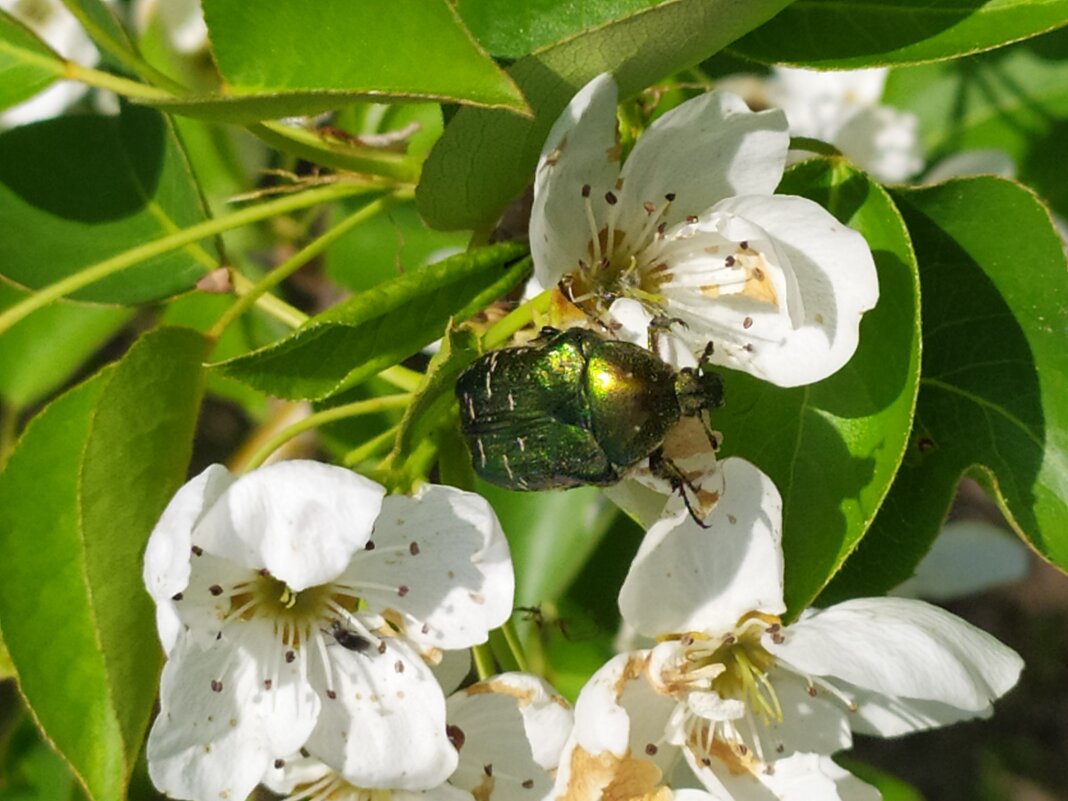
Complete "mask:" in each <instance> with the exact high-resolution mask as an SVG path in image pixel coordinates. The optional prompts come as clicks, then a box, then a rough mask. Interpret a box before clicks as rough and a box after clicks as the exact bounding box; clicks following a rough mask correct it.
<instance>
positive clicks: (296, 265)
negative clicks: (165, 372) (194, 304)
mask: <svg viewBox="0 0 1068 801" xmlns="http://www.w3.org/2000/svg"><path fill="white" fill-rule="evenodd" d="M410 196H411V192H410V191H402V192H395V193H393V194H391V195H387V196H385V197H382V198H379V199H378V200H374V201H372V202H371V203H368V204H367V205H366V206H363V207H362V208H360V209H359V210H357V211H355V212H353V213H352V214H350V215H349V216H348V217H346V218H345V219H344V220H342V221H341V222H340V223H338V224H337V225H335V226H334V227H333V228H331V229H329V230H328V231H327V232H326V233H324V234H323V235H322V236H320V237H319V238H317V239H315V240H313V241H311V242H310V243H308V244H307V245H305V246H304V247H303V248H301V249H300V250H299V251H297V252H296V253H294V254H293V255H292V256H290V257H289V258H288V259H286V260H285V261H283V262H282V263H281V264H279V265H278V266H277V267H275V268H274V269H272V270H271V271H270V272H269V273H267V275H265V276H264V277H263V278H261V279H260V280H259V281H257V282H256V283H255V284H253V285H252V286H250V287H249V288H248V289H247V290H246V291H245V292H244V293H242V294H241V297H239V298H238V300H237V301H236V302H235V303H234V304H233V305H232V306H230V307H229V308H228V309H227V310H226V311H225V312H223V313H222V315H220V317H219V319H218V320H216V321H215V325H213V326H212V327H211V330H210V331H208V336H209V337H211V338H213V339H215V340H218V338H219V337H220V336H221V335H222V333H223V331H225V330H226V328H227V326H229V325H230V324H231V323H232V322H233V321H234V320H236V319H237V318H238V317H239V316H241V315H242V314H244V313H245V312H246V311H247V310H248V309H249V307H250V306H252V304H254V303H255V302H256V301H257V300H258V299H259V298H260V296H262V295H264V294H265V293H266V292H267V291H268V290H270V289H272V288H273V287H275V286H277V285H278V284H280V283H281V282H282V281H284V280H285V279H286V278H288V277H289V276H291V275H292V274H293V273H295V272H296V271H297V270H299V269H300V268H301V267H303V266H304V265H305V264H307V263H308V262H309V261H311V260H312V259H314V258H315V257H316V256H318V255H319V254H320V253H322V252H323V251H324V250H326V249H327V248H328V247H329V246H330V245H332V244H333V243H334V242H336V241H337V240H338V239H339V238H340V237H341V236H343V235H345V234H346V233H348V232H349V231H350V230H352V229H353V228H354V227H356V226H357V225H359V224H360V223H363V222H366V221H367V220H370V219H371V218H372V217H374V216H375V215H377V214H379V213H381V212H382V211H384V210H386V209H388V208H389V207H390V206H393V205H395V204H396V203H397V202H399V201H400V200H402V199H406V198H408V197H410Z"/></svg>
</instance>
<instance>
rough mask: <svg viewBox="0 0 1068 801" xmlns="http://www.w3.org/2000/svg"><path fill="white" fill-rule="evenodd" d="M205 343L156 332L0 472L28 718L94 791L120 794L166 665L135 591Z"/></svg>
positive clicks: (1, 533) (1, 593)
mask: <svg viewBox="0 0 1068 801" xmlns="http://www.w3.org/2000/svg"><path fill="white" fill-rule="evenodd" d="M205 352H206V342H205V340H204V339H203V337H201V336H200V335H199V334H197V333H195V332H193V331H189V330H187V329H178V328H170V329H166V328H165V329H157V330H155V331H153V332H150V333H149V334H147V335H145V336H144V337H143V338H142V339H140V340H139V341H138V342H137V343H135V344H134V345H133V347H131V349H130V350H129V352H128V353H127V354H126V355H125V356H124V357H123V358H122V359H121V360H120V361H119V362H118V363H117V364H115V365H113V366H110V367H108V368H106V369H105V370H103V371H101V372H100V373H98V374H97V375H96V376H94V377H93V378H91V379H90V380H89V381H87V382H85V383H83V384H81V385H79V386H77V387H75V388H74V389H73V390H71V391H70V392H68V393H67V394H65V395H63V396H61V397H60V398H58V399H57V400H56V401H54V402H53V403H52V404H50V405H49V406H48V407H46V409H45V410H44V411H43V412H42V413H41V414H39V415H38V416H37V417H36V418H34V420H33V421H31V423H30V424H29V426H28V427H27V429H26V431H25V432H24V434H23V436H22V438H21V439H20V440H19V442H18V444H17V445H16V448H15V450H14V452H13V453H12V454H11V457H10V459H9V461H8V463H7V467H6V469H5V470H4V472H3V474H0V550H2V551H3V553H4V568H5V574H4V581H3V582H0V619H2V620H3V626H4V640H5V643H6V644H7V647H8V650H9V651H10V653H11V659H12V661H13V662H14V664H15V668H16V670H17V671H18V675H19V686H20V688H21V690H22V692H23V693H24V695H25V697H26V700H27V703H28V704H29V705H30V707H31V708H32V710H33V712H34V716H35V718H36V720H37V722H38V723H39V725H40V726H41V728H42V729H43V731H44V732H45V734H46V736H47V737H48V739H49V740H50V741H51V742H52V743H53V744H54V746H55V747H56V749H57V750H59V751H60V752H61V753H62V754H63V756H64V757H65V758H66V759H67V761H68V762H70V764H71V766H72V767H73V769H74V771H75V773H76V774H77V775H78V777H79V780H80V781H81V782H82V783H83V784H84V786H85V787H86V790H87V791H88V793H89V794H90V796H91V797H92V798H94V799H97V800H98V801H105V800H106V801H111V799H118V798H123V797H124V793H125V786H126V782H127V781H128V779H129V775H130V771H131V770H132V767H133V763H134V760H135V759H136V758H137V755H138V753H139V752H140V749H141V743H142V739H143V736H144V731H145V727H146V726H147V724H148V719H149V714H150V713H151V710H152V704H153V699H154V698H155V694H156V682H157V677H158V669H159V666H160V657H159V647H158V645H157V644H156V636H155V626H154V623H153V609H152V603H151V602H150V600H149V598H148V596H147V594H146V593H145V591H144V588H143V586H142V583H141V554H142V551H143V550H144V545H145V541H146V539H147V537H148V533H149V531H150V530H151V528H152V526H153V525H154V524H155V522H156V520H157V519H158V517H159V514H160V512H161V511H162V509H163V507H164V506H165V504H166V503H167V501H168V500H169V498H170V496H171V495H172V494H173V493H174V491H175V490H176V489H177V488H178V486H179V485H180V484H181V482H182V480H183V478H184V475H185V467H186V464H187V462H188V460H189V455H190V449H191V443H192V435H193V427H194V424H195V422H196V413H197V408H198V406H199V399H200V392H201V385H202V368H201V364H202V362H203V359H204V355H205Z"/></svg>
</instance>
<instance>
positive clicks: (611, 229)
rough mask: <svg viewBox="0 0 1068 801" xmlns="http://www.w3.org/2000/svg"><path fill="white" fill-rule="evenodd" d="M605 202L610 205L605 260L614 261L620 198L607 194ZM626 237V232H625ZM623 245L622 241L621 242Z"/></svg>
mask: <svg viewBox="0 0 1068 801" xmlns="http://www.w3.org/2000/svg"><path fill="white" fill-rule="evenodd" d="M604 202H605V203H607V204H608V215H607V223H608V224H607V227H606V229H605V244H604V249H605V259H607V260H608V261H611V260H612V253H613V251H614V250H615V245H616V221H617V220H618V219H619V198H617V197H616V195H615V193H614V192H605V194H604ZM624 235H625V232H624ZM620 244H622V241H620Z"/></svg>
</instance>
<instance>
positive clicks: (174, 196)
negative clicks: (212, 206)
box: [0, 106, 213, 304]
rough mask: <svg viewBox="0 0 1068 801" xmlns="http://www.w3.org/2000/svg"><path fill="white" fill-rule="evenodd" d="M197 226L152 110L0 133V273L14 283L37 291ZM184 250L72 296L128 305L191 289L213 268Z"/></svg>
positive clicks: (184, 167) (177, 163)
mask: <svg viewBox="0 0 1068 801" xmlns="http://www.w3.org/2000/svg"><path fill="white" fill-rule="evenodd" d="M204 219H205V213H204V208H203V206H202V204H201V201H200V196H199V194H198V193H197V188H196V184H195V183H194V181H193V178H192V175H191V173H190V172H189V166H188V164H187V163H186V161H185V157H184V155H183V154H182V152H181V149H180V147H179V145H178V140H177V139H176V137H175V136H174V132H173V130H172V128H171V125H170V123H169V122H168V121H167V120H166V119H165V118H164V117H163V116H162V115H160V114H159V113H157V112H155V111H151V110H150V109H144V108H137V107H134V106H125V107H124V109H123V111H122V114H121V115H120V116H118V117H95V116H74V117H60V118H58V119H53V120H45V121H44V122H39V123H35V124H33V125H25V126H22V127H20V128H15V129H14V130H10V131H6V132H5V133H3V134H0V230H4V231H8V232H12V234H11V235H7V236H3V237H0V273H2V274H3V275H4V276H6V277H7V278H10V279H11V280H12V281H14V282H16V283H18V284H21V285H23V286H26V287H29V288H32V289H39V288H41V287H42V286H46V285H48V284H52V283H54V282H56V281H58V280H59V279H61V278H65V277H66V276H69V275H72V274H74V273H77V272H78V271H79V270H81V269H83V268H84V267H88V266H89V265H91V264H94V263H95V262H98V261H103V260H104V259H106V258H109V257H111V256H114V255H117V254H119V253H122V252H123V251H125V250H128V249H130V248H132V247H135V246H137V245H141V244H143V243H145V242H147V241H149V240H152V239H158V238H159V237H161V236H164V235H166V234H170V233H173V232H175V231H177V230H179V229H182V228H186V227H188V226H191V225H193V224H195V223H199V222H202V221H203V220H204ZM14 232H17V233H14ZM191 248H192V246H190V247H189V248H186V249H185V250H181V251H177V252H173V253H167V254H165V255H163V256H159V257H157V258H154V259H149V260H148V261H146V262H144V263H142V264H139V265H138V266H136V267H132V268H130V269H128V270H125V271H123V272H121V273H119V274H117V275H113V276H111V277H109V278H105V279H104V280H102V281H99V282H97V283H95V284H93V285H92V286H90V287H87V288H85V289H82V290H80V291H78V292H76V293H74V295H73V296H72V297H74V298H76V299H79V300H91V301H97V302H101V303H125V304H136V303H144V302H146V301H150V300H156V299H158V298H163V297H167V296H169V295H174V294H176V293H178V292H182V291H184V290H187V289H190V288H192V286H193V285H194V284H195V283H196V281H197V279H198V278H199V277H200V276H201V275H203V274H204V272H205V267H210V266H213V264H208V263H206V262H211V259H210V258H208V257H206V255H205V254H203V253H202V252H200V253H199V254H195V253H194V252H193V251H192V250H191ZM198 258H199V259H200V263H199V264H198V260H197V259H198Z"/></svg>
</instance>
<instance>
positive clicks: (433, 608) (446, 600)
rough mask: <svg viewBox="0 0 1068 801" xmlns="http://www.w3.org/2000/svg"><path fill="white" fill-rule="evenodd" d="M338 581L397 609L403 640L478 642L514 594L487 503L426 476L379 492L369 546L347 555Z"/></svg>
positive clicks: (376, 605)
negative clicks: (400, 489)
mask: <svg viewBox="0 0 1068 801" xmlns="http://www.w3.org/2000/svg"><path fill="white" fill-rule="evenodd" d="M344 581H346V582H347V583H350V584H352V585H354V586H355V587H357V588H359V590H360V592H361V597H362V598H363V599H364V600H365V601H366V602H367V607H368V609H370V610H371V611H374V612H382V613H383V614H385V610H395V611H396V612H397V613H399V614H400V615H401V616H402V617H403V622H404V625H405V636H406V637H407V638H408V639H409V640H411V641H412V642H415V643H417V644H419V645H421V646H431V647H436V648H446V649H451V648H466V647H468V646H470V645H474V644H476V643H481V642H485V641H486V638H487V637H488V636H489V631H490V629H494V628H496V627H498V626H500V625H501V624H502V623H504V621H505V620H507V619H508V617H509V615H511V613H512V598H513V596H514V594H515V577H514V574H513V572H512V562H511V559H510V557H509V554H508V542H507V540H505V538H504V533H503V532H502V531H501V527H500V523H498V522H497V516H496V515H495V514H494V513H493V509H492V507H490V505H489V503H488V502H487V501H486V500H485V499H484V498H482V497H481V496H480V495H476V494H475V493H473V492H464V491H462V490H458V489H455V488H453V487H445V486H440V485H432V484H425V485H423V487H422V488H421V489H420V490H419V492H418V493H417V494H416V495H415V496H414V497H411V498H409V497H407V496H403V495H394V496H390V497H388V498H386V500H385V502H384V503H383V505H382V513H381V515H379V517H378V520H377V522H376V523H375V532H374V549H373V550H365V551H362V552H361V553H360V554H359V555H358V557H357V558H355V559H353V562H352V565H351V566H350V568H349V569H348V570H347V571H346V572H345V574H344ZM386 616H387V617H388V618H390V619H393V618H394V617H395V616H394V615H389V614H387V615H386Z"/></svg>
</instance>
